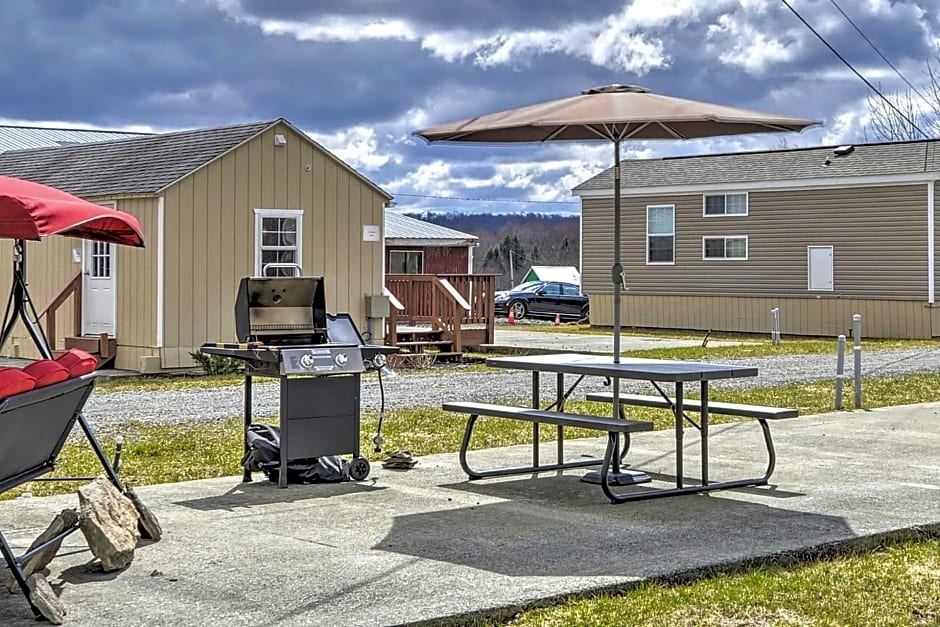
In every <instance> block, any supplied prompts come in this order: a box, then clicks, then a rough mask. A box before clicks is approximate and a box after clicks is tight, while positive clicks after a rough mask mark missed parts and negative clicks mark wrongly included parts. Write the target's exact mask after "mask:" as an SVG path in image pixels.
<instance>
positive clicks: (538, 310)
mask: <svg viewBox="0 0 940 627" xmlns="http://www.w3.org/2000/svg"><path fill="white" fill-rule="evenodd" d="M510 309H512V315H513V317H514V318H515V319H516V320H522V319H523V318H527V317H528V318H545V319H547V320H554V319H555V314H560V316H561V319H562V320H581V319H582V318H586V317H587V315H588V297H587V294H582V293H581V288H579V287H578V286H577V285H574V284H572V283H559V282H557V281H530V282H528V283H522V284H520V285H517V286H515V287H514V288H512V289H510V290H508V291H505V292H496V315H497V316H508V315H509V310H510Z"/></svg>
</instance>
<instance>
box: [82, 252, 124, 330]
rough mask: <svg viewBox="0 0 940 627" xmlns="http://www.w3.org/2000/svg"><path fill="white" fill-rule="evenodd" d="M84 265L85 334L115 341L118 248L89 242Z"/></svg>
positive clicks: (83, 309)
mask: <svg viewBox="0 0 940 627" xmlns="http://www.w3.org/2000/svg"><path fill="white" fill-rule="evenodd" d="M82 265H83V268H82V271H83V277H82V279H83V281H82V333H85V334H92V335H98V334H101V333H107V334H108V335H110V336H112V337H114V317H115V302H116V301H115V290H114V246H113V245H112V244H107V243H105V242H92V241H89V240H86V241H85V254H84V255H83V256H82Z"/></svg>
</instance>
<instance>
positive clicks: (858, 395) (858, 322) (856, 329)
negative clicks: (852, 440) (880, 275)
mask: <svg viewBox="0 0 940 627" xmlns="http://www.w3.org/2000/svg"><path fill="white" fill-rule="evenodd" d="M852 337H853V339H854V340H855V347H854V350H855V409H861V408H862V315H861V314H855V315H854V316H852Z"/></svg>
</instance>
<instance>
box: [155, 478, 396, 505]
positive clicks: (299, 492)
mask: <svg viewBox="0 0 940 627" xmlns="http://www.w3.org/2000/svg"><path fill="white" fill-rule="evenodd" d="M385 489H386V488H384V487H379V486H376V485H374V482H371V481H365V482H360V483H357V482H354V481H344V482H340V483H308V484H290V485H288V486H287V488H285V489H280V488H278V487H277V486H276V485H275V484H274V483H271V482H270V481H254V482H251V483H239V484H238V485H236V486H235V487H233V488H232V489H231V490H229V491H228V492H226V493H225V494H220V495H218V496H210V497H204V498H199V499H192V500H189V501H174V503H173V504H174V505H181V506H183V507H188V508H190V509H197V510H202V511H213V510H224V511H235V510H237V509H239V508H242V507H249V506H253V505H270V504H273V503H296V502H298V501H306V500H310V499H325V498H330V497H334V496H343V495H346V494H358V493H363V492H373V491H375V490H385Z"/></svg>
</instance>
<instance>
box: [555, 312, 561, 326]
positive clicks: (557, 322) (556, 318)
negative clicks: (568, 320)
mask: <svg viewBox="0 0 940 627" xmlns="http://www.w3.org/2000/svg"><path fill="white" fill-rule="evenodd" d="M560 324H561V314H560V313H558V312H555V326H556V327H557V326H559V325H560Z"/></svg>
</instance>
